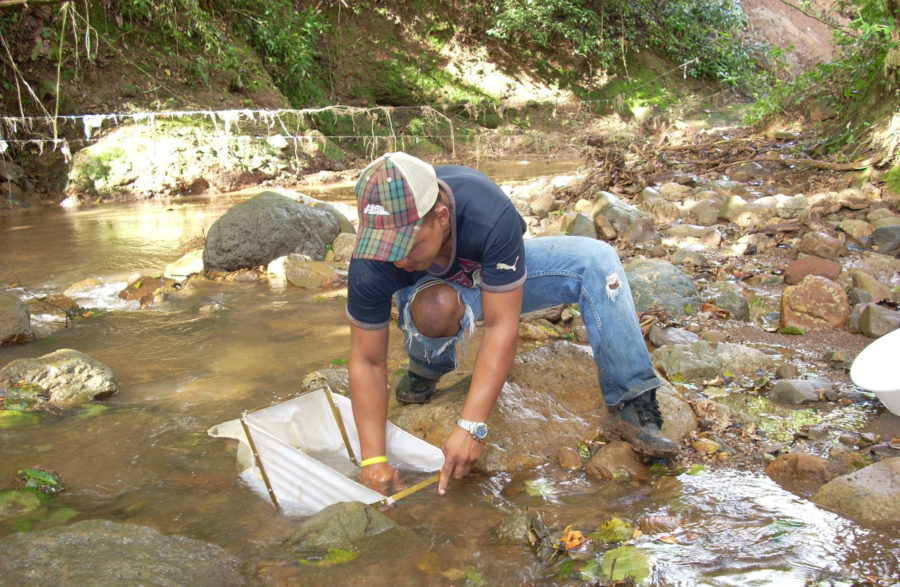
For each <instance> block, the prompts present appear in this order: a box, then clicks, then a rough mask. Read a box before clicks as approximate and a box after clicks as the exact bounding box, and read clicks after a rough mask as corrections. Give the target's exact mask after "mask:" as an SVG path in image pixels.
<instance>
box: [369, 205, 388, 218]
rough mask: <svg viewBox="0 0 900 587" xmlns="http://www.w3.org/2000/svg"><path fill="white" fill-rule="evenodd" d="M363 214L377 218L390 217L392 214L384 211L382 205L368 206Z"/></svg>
mask: <svg viewBox="0 0 900 587" xmlns="http://www.w3.org/2000/svg"><path fill="white" fill-rule="evenodd" d="M363 214H374V215H375V216H390V215H391V213H390V212H388V211H387V210H385V209H384V206H382V205H381V204H368V205H366V207H365V208H364V209H363Z"/></svg>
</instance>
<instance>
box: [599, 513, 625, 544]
mask: <svg viewBox="0 0 900 587" xmlns="http://www.w3.org/2000/svg"><path fill="white" fill-rule="evenodd" d="M633 534H634V529H633V528H632V527H631V524H629V523H628V522H625V521H623V520H621V519H620V518H612V519H611V520H607V521H606V522H603V523H602V524H600V526H599V527H598V528H597V529H596V530H594V531H593V532H592V533H591V538H593V539H595V540H599V541H601V542H625V541H626V540H628V539H630V538H631V536H632V535H633Z"/></svg>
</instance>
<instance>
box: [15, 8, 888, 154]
mask: <svg viewBox="0 0 900 587" xmlns="http://www.w3.org/2000/svg"><path fill="white" fill-rule="evenodd" d="M839 4H840V8H841V14H842V15H844V16H845V17H846V18H848V19H849V20H845V21H844V22H837V21H829V22H831V23H832V25H833V27H834V30H835V34H836V36H837V39H838V41H839V42H840V43H841V44H842V46H843V47H844V48H845V50H844V53H843V54H842V56H841V58H840V59H838V60H836V61H834V62H832V63H829V64H826V65H823V66H821V67H819V68H818V69H815V70H813V71H809V72H807V73H805V74H802V75H800V76H798V77H797V78H796V79H793V80H791V79H789V76H788V75H787V74H786V68H785V66H784V64H783V63H782V62H781V57H780V54H779V52H778V51H773V50H770V49H768V48H766V47H763V46H760V45H758V44H757V43H756V42H754V41H753V40H752V39H751V37H750V35H749V33H748V31H747V27H746V21H745V17H744V14H743V12H742V8H741V5H740V2H738V1H737V0H671V1H666V2H663V1H661V0H629V1H628V2H615V1H613V0H546V1H544V2H534V1H533V0H490V1H488V2H477V3H476V2H472V3H463V2H456V1H455V0H410V1H408V2H401V3H396V2H387V1H386V0H360V1H358V2H353V3H351V4H347V3H345V2H341V1H339V0H323V1H321V2H319V1H317V2H312V1H309V0H272V1H271V2H263V3H259V2H251V1H250V0H227V1H225V2H220V3H211V2H208V1H206V0H160V1H158V2H151V1H149V0H117V1H111V2H104V3H86V4H83V5H79V4H78V3H73V2H61V3H59V4H57V3H41V4H39V5H38V4H37V3H35V4H34V5H28V4H24V5H11V6H7V7H5V8H2V9H0V40H2V44H0V71H2V75H0V102H2V103H3V105H4V108H5V111H7V112H11V113H12V112H20V113H22V114H36V115H43V116H47V117H52V116H54V114H57V113H61V114H64V113H84V112H92V111H93V112H96V111H97V110H92V108H94V107H98V106H97V104H94V103H92V102H91V97H92V94H91V92H92V91H93V90H92V89H91V88H100V86H97V85H96V84H93V85H90V84H88V83H87V80H86V78H87V72H89V71H91V70H92V68H94V67H102V66H108V65H109V64H110V63H112V64H115V65H116V66H118V67H120V68H122V69H124V70H129V68H130V71H125V72H124V75H122V76H120V75H118V72H115V74H114V75H113V76H111V78H110V79H115V80H118V79H119V78H120V77H121V78H122V80H123V81H122V82H121V84H119V87H118V88H117V86H116V83H118V82H117V81H116V82H111V83H110V84H104V85H103V86H102V87H103V89H106V90H107V91H108V92H110V93H111V94H113V95H111V96H109V98H107V99H108V102H107V103H111V104H116V105H119V106H124V108H123V109H124V110H125V111H128V110H130V109H132V108H134V109H137V110H140V111H146V110H177V109H182V108H183V109H202V108H207V107H210V108H213V109H222V108H238V107H243V108H255V107H263V108H273V107H274V108H281V107H284V106H290V107H293V108H298V109H302V108H313V107H326V106H330V105H334V104H349V105H355V106H359V107H367V108H372V107H377V106H386V107H394V108H398V107H415V108H421V107H430V108H440V109H443V112H444V113H445V115H446V116H445V119H443V120H442V119H440V118H439V117H430V118H429V117H426V116H422V112H421V111H418V112H410V113H409V114H408V116H407V115H404V114H400V113H399V112H396V111H395V113H394V115H393V118H392V119H390V120H388V119H387V118H386V117H383V116H378V115H376V116H375V119H374V120H372V119H370V120H362V119H363V118H369V117H370V114H365V113H364V114H360V113H358V112H357V113H337V114H335V115H334V116H332V117H331V120H329V116H328V115H325V114H324V113H323V114H314V115H310V116H309V117H308V118H307V119H306V120H303V121H301V122H300V123H298V124H297V126H296V127H294V128H290V129H289V131H290V133H286V134H294V135H296V134H299V133H301V132H306V131H309V130H318V131H320V132H322V133H323V134H325V135H329V136H342V137H345V138H344V139H343V140H344V141H346V142H356V143H357V144H341V145H338V146H337V148H338V149H340V150H341V151H343V152H347V151H349V152H353V153H355V154H357V155H363V154H367V153H365V152H366V151H371V150H373V149H374V150H381V149H383V148H391V145H382V144H377V145H372V141H371V140H370V138H371V137H372V136H375V135H379V136H390V137H391V138H390V140H391V141H400V144H398V145H397V146H400V147H402V141H407V142H413V143H415V144H416V145H419V146H421V147H422V148H424V149H425V151H426V152H427V151H430V150H434V151H439V150H446V149H447V148H448V144H447V141H446V140H443V139H442V138H441V137H446V136H447V135H448V134H449V133H451V132H452V133H453V134H454V135H455V136H460V135H465V134H466V133H468V132H477V131H480V130H483V129H484V128H488V129H495V128H501V127H503V126H504V125H506V128H508V129H510V130H511V131H512V132H518V133H522V132H526V131H532V130H534V131H540V130H541V129H542V126H541V123H542V122H544V121H545V120H546V119H547V118H548V117H547V116H546V112H549V111H550V110H551V109H553V108H555V105H553V104H551V105H549V106H547V107H546V108H545V109H544V110H543V111H542V110H540V109H533V108H531V107H529V106H521V105H516V106H515V108H509V106H508V105H507V104H504V103H502V101H503V100H504V99H505V98H506V97H507V96H506V95H505V90H504V89H503V87H502V83H501V84H497V85H495V86H493V87H488V86H487V85H482V84H479V83H478V82H476V81H473V80H472V79H470V75H472V76H479V75H485V76H487V75H489V74H492V73H494V70H491V71H482V70H483V69H484V68H483V66H482V63H484V64H490V67H491V68H496V73H497V74H498V75H505V76H506V77H507V78H520V79H524V78H527V79H529V80H534V81H535V82H536V83H538V84H543V85H544V86H545V87H548V88H560V89H567V90H571V91H572V92H573V93H574V94H575V95H576V96H578V97H580V98H582V99H583V100H586V101H587V102H588V103H589V104H590V105H591V107H592V109H593V110H594V112H601V113H606V112H610V111H614V112H618V113H619V114H621V115H623V116H626V117H630V116H635V117H640V116H643V115H644V114H646V113H650V112H652V113H664V112H667V111H669V110H670V109H671V108H672V106H673V105H678V104H682V103H684V102H685V96H682V95H679V94H678V92H677V90H675V89H674V88H675V87H677V85H678V84H674V83H672V80H673V78H674V77H676V76H677V77H679V78H682V77H691V78H696V79H702V80H709V81H712V82H715V83H718V84H722V85H724V86H725V87H726V88H728V89H730V90H732V91H734V92H736V93H738V94H742V95H745V96H753V97H755V98H757V104H756V106H755V107H754V109H753V111H752V113H751V115H750V118H748V122H749V123H759V122H763V121H765V120H767V119H768V117H770V116H772V115H773V114H778V113H781V112H783V111H785V110H790V109H792V108H801V107H805V106H808V105H809V104H810V103H811V102H813V101H815V102H816V103H818V104H822V105H823V107H826V108H829V109H833V110H835V111H836V113H837V115H836V116H835V117H834V118H833V122H832V123H830V125H831V126H830V127H828V128H825V127H823V128H825V130H826V133H827V136H825V137H824V138H823V139H821V140H820V141H819V143H818V145H817V149H818V153H820V154H834V153H838V152H840V153H843V154H844V156H845V157H847V158H849V157H852V156H853V153H854V152H856V151H859V150H862V149H864V148H867V147H869V146H870V144H871V141H870V140H869V139H870V138H875V137H876V136H877V133H876V131H877V130H878V128H879V125H881V127H884V126H885V125H884V124H883V123H884V121H885V120H886V119H887V120H889V118H890V116H891V115H892V114H893V108H892V107H891V104H892V103H893V102H892V100H890V99H885V98H893V97H895V96H894V93H895V92H896V88H897V81H898V68H900V48H898V40H900V33H898V29H897V22H896V19H895V16H894V12H896V10H895V4H896V1H895V0H892V1H891V2H884V1H883V0H842V1H841V2H839ZM805 9H806V10H811V9H810V8H809V7H807V8H805ZM892 11H893V12H892ZM413 14H414V15H415V17H414V18H412V17H411V15H413ZM814 16H817V17H818V18H820V19H823V20H828V19H829V18H830V17H829V16H827V15H814ZM469 55H471V56H472V59H471V60H466V59H465V58H462V57H463V56H469ZM451 64H452V65H453V66H454V67H448V65H451ZM25 71H29V72H31V73H30V74H29V76H28V79H26V76H25V74H24V72H25ZM100 75H104V74H100ZM35 79H38V81H35ZM79 80H84V85H83V86H81V87H78V86H77V82H79ZM204 91H206V92H207V93H205V94H204ZM260 95H264V96H262V98H261V96H260ZM273 96H276V97H274V98H273ZM261 99H264V102H265V105H263V106H259V105H258V104H259V102H258V100H261ZM194 100H196V101H194ZM273 104H274V105H273ZM595 105H598V106H595ZM451 120H452V122H451ZM516 127H518V128H516ZM57 130H58V129H57V127H56V123H54V125H53V137H54V138H55V137H56V136H57V135H56V133H57ZM59 130H60V132H65V129H59ZM285 130H288V129H285ZM367 134H368V135H369V137H366V136H364V135H367ZM88 138H90V137H88ZM378 142H379V143H380V142H383V141H381V140H379V141H378ZM895 142H896V141H895ZM449 146H450V147H452V145H449ZM886 148H890V149H893V148H894V147H891V146H888V147H886ZM892 152H893V151H892ZM894 163H897V161H894ZM101 171H102V170H101Z"/></svg>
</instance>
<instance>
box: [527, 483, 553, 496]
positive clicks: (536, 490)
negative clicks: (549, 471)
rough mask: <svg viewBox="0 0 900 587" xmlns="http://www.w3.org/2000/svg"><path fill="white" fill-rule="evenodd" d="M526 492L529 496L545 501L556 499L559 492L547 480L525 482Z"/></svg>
mask: <svg viewBox="0 0 900 587" xmlns="http://www.w3.org/2000/svg"><path fill="white" fill-rule="evenodd" d="M525 491H526V492H527V493H528V495H534V496H539V497H543V498H544V499H554V498H555V497H556V494H557V491H556V488H555V487H553V485H552V484H551V483H550V482H549V481H547V480H546V479H535V480H533V481H526V482H525Z"/></svg>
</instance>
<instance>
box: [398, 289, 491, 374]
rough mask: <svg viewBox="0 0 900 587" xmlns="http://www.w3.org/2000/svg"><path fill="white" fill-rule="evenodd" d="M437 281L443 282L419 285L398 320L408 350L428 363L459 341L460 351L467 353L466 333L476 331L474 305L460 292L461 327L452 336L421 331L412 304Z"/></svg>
mask: <svg viewBox="0 0 900 587" xmlns="http://www.w3.org/2000/svg"><path fill="white" fill-rule="evenodd" d="M437 283H441V282H440V281H429V282H426V283H424V284H422V285H421V286H420V287H418V288H417V289H416V290H415V292H413V294H412V296H411V297H410V298H409V301H408V302H407V304H406V306H405V307H404V308H403V311H402V316H401V320H399V321H398V325H399V326H400V329H401V331H402V332H403V335H404V337H405V338H406V344H407V348H408V350H409V351H410V353H411V354H416V355H418V356H420V357H421V358H422V359H424V361H425V362H426V363H430V362H431V361H432V359H433V358H435V357H438V356H440V355H442V354H444V353H445V352H447V351H448V349H449V348H450V347H451V345H455V344H456V343H457V342H459V344H460V351H461V352H462V354H463V355H465V353H466V340H465V334H466V333H467V332H468V334H469V336H471V335H472V334H473V333H474V332H475V313H474V312H473V311H472V307H471V306H469V304H467V303H466V302H465V300H463V298H462V296H460V295H459V293H457V294H456V295H457V301H458V303H459V304H460V305H461V306H463V308H464V309H463V314H462V317H461V318H460V320H459V329H458V331H457V332H456V333H455V334H452V335H450V336H439V337H429V336H425V335H424V334H422V333H421V332H419V330H418V328H417V327H416V324H415V321H414V320H413V318H412V312H411V310H410V306H412V302H413V300H414V299H415V297H416V295H418V294H419V293H420V292H421V291H422V290H424V289H426V288H428V287H430V286H432V285H434V284H437ZM455 366H456V365H454V367H455Z"/></svg>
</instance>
